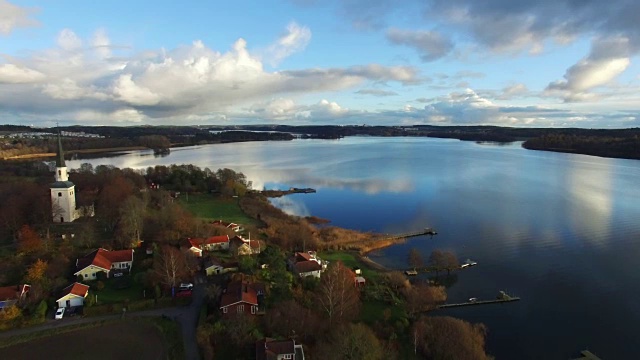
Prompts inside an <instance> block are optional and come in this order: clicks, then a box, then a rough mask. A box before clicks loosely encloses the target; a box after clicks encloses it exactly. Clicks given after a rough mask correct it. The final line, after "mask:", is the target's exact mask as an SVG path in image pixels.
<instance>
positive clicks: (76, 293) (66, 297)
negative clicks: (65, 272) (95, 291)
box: [56, 282, 89, 308]
mask: <svg viewBox="0 0 640 360" xmlns="http://www.w3.org/2000/svg"><path fill="white" fill-rule="evenodd" d="M88 294H89V286H88V285H85V284H80V283H79V282H76V283H73V284H71V285H69V286H67V287H66V288H64V289H63V290H62V296H61V297H60V298H59V299H58V300H56V302H57V303H58V307H67V308H68V307H75V306H83V305H84V299H85V298H86V297H87V295H88Z"/></svg>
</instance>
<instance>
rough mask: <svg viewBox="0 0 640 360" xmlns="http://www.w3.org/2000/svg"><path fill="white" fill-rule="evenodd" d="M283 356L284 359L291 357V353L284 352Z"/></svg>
mask: <svg viewBox="0 0 640 360" xmlns="http://www.w3.org/2000/svg"><path fill="white" fill-rule="evenodd" d="M284 358H285V359H293V357H291V354H284Z"/></svg>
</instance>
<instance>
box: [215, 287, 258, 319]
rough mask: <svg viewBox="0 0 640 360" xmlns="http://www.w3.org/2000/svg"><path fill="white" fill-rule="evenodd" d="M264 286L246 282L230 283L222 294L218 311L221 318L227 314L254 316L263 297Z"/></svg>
mask: <svg viewBox="0 0 640 360" xmlns="http://www.w3.org/2000/svg"><path fill="white" fill-rule="evenodd" d="M264 293H265V292H264V285H263V284H260V283H251V282H248V281H244V280H243V281H232V282H230V283H229V285H227V289H226V290H225V292H224V294H222V299H221V300H220V310H221V311H222V314H223V316H228V315H229V314H246V315H255V314H256V313H257V312H258V306H259V303H260V302H261V301H260V299H261V298H262V297H264Z"/></svg>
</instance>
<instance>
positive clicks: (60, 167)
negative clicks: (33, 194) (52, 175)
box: [51, 133, 80, 223]
mask: <svg viewBox="0 0 640 360" xmlns="http://www.w3.org/2000/svg"><path fill="white" fill-rule="evenodd" d="M51 215H52V217H53V222H58V223H65V222H72V221H74V220H75V219H77V218H79V217H80V212H79V211H78V209H76V190H75V185H73V183H72V182H71V181H69V175H68V174H67V166H66V165H65V162H64V153H63V152H62V139H61V138H60V133H58V152H57V154H56V181H55V182H54V183H53V184H51Z"/></svg>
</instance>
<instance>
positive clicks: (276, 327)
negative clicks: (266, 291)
mask: <svg viewBox="0 0 640 360" xmlns="http://www.w3.org/2000/svg"><path fill="white" fill-rule="evenodd" d="M264 323H265V327H266V330H267V332H268V333H269V334H273V335H278V336H280V337H285V338H286V337H289V336H293V335H295V336H298V341H300V342H303V343H305V344H307V345H311V344H313V343H314V342H315V341H316V339H317V338H318V335H319V334H324V333H326V331H327V330H328V324H327V323H326V322H325V321H323V319H322V318H321V317H320V316H319V315H318V314H317V313H316V312H315V311H313V310H312V309H308V308H305V307H303V306H302V305H300V304H299V303H298V302H296V301H294V300H286V301H283V302H281V303H278V304H277V305H275V306H274V307H273V308H270V309H269V311H267V314H266V315H265V317H264Z"/></svg>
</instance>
